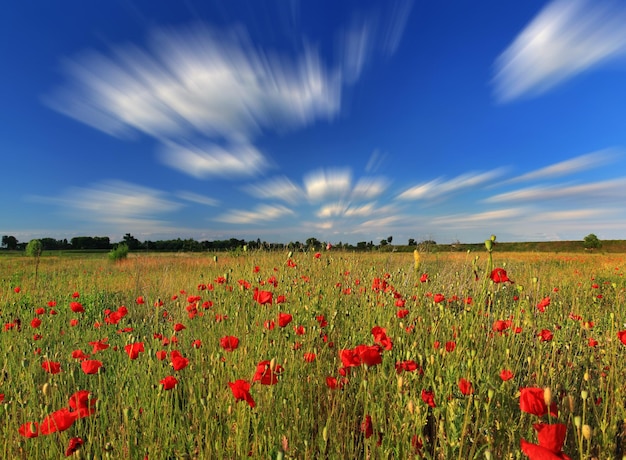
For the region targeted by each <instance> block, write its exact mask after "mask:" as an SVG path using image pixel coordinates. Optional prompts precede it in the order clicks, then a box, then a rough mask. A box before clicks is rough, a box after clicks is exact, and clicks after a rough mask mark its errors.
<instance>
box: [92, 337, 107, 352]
mask: <svg viewBox="0 0 626 460" xmlns="http://www.w3.org/2000/svg"><path fill="white" fill-rule="evenodd" d="M107 340H109V339H108V338H104V339H101V340H98V341H95V342H89V345H91V346H92V347H93V350H92V351H91V354H92V355H95V354H96V353H97V352H99V351H101V350H106V349H107V348H109V344H108V343H106V342H107Z"/></svg>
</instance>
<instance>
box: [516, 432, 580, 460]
mask: <svg viewBox="0 0 626 460" xmlns="http://www.w3.org/2000/svg"><path fill="white" fill-rule="evenodd" d="M533 428H534V429H535V431H537V441H538V442H539V444H531V443H529V442H528V441H526V440H525V439H522V440H521V441H520V447H521V449H522V452H524V454H526V455H527V456H528V458H530V460H543V459H561V460H570V457H568V456H567V455H566V454H565V453H563V451H562V449H563V442H564V441H565V435H566V434H567V427H566V426H565V425H564V424H562V423H554V424H551V425H548V424H546V423H535V424H534V425H533Z"/></svg>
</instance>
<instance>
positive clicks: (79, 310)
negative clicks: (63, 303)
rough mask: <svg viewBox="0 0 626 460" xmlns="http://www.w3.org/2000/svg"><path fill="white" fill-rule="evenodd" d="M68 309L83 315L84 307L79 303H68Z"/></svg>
mask: <svg viewBox="0 0 626 460" xmlns="http://www.w3.org/2000/svg"><path fill="white" fill-rule="evenodd" d="M70 308H71V309H72V311H73V312H74V313H84V312H85V307H83V305H82V304H81V303H80V302H70Z"/></svg>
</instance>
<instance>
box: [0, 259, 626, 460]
mask: <svg viewBox="0 0 626 460" xmlns="http://www.w3.org/2000/svg"><path fill="white" fill-rule="evenodd" d="M489 255H490V254H488V253H487V252H486V251H484V250H483V251H482V252H476V253H450V254H444V253H437V254H421V255H420V257H419V259H420V260H417V259H416V258H414V255H413V254H410V253H408V254H407V253H382V254H376V253H372V254H363V253H360V254H353V253H344V252H334V251H324V252H323V253H321V254H320V253H294V254H292V255H291V256H289V255H287V254H286V253H266V252H249V253H243V254H239V255H234V254H233V255H226V254H220V255H217V256H215V258H214V257H213V255H207V254H204V255H198V254H196V255H184V254H183V255H171V254H170V255H151V254H142V255H132V254H131V256H130V257H129V258H128V259H126V260H124V261H121V262H118V263H110V262H109V261H108V260H107V258H106V255H104V254H103V255H92V256H84V257H71V258H68V257H54V256H46V257H42V258H41V261H40V263H39V266H38V269H37V276H35V263H34V261H33V259H31V258H26V257H23V256H4V257H0V279H1V283H0V314H1V315H2V323H1V327H2V332H0V346H1V347H2V350H3V351H4V354H3V362H2V370H1V373H0V393H2V403H1V408H0V409H1V410H2V411H3V412H4V423H3V424H2V426H1V427H0V430H1V435H2V436H1V437H0V439H1V440H0V457H1V458H28V459H42V458H62V457H64V456H65V455H74V456H78V457H80V458H131V459H143V458H149V459H175V458H189V459H193V458H198V459H215V458H220V459H221V458H226V459H230V458H232V459H238V458H246V457H251V458H264V459H266V458H272V459H275V458H276V459H278V458H286V459H287V458H296V459H307V458H308V459H318V458H329V459H334V458H373V459H374V458H385V459H387V458H395V459H404V458H434V459H451V458H458V459H471V458H487V459H489V458H492V459H502V458H526V457H529V458H531V459H545V458H562V459H565V458H568V457H569V458H572V459H587V458H601V459H605V458H622V456H623V455H624V453H626V433H625V432H624V430H625V428H624V426H623V421H624V419H625V418H626V408H625V404H624V403H625V393H624V391H625V388H626V387H625V386H626V383H625V382H626V366H625V365H624V356H625V354H626V346H625V345H624V343H626V332H623V331H624V330H625V329H626V326H625V322H626V311H625V299H624V296H625V291H624V288H625V285H626V284H625V282H624V278H623V272H624V266H625V262H626V257H625V256H624V255H603V254H575V255H567V254H558V255H554V254H552V255H551V254H545V253H542V254H535V253H524V254H519V253H498V252H497V251H494V253H493V254H492V255H493V260H492V261H490V257H489ZM477 257H478V258H477ZM72 452H74V453H72ZM549 454H550V455H552V457H550V456H549Z"/></svg>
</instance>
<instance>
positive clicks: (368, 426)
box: [361, 414, 374, 438]
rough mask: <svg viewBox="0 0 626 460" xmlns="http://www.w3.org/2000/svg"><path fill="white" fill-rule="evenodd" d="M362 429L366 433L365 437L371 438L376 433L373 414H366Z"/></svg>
mask: <svg viewBox="0 0 626 460" xmlns="http://www.w3.org/2000/svg"><path fill="white" fill-rule="evenodd" d="M361 431H362V432H363V433H364V434H365V438H369V437H370V436H372V434H374V429H373V427H372V417H371V415H369V414H367V415H366V416H365V419H364V420H363V422H362V423H361Z"/></svg>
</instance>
